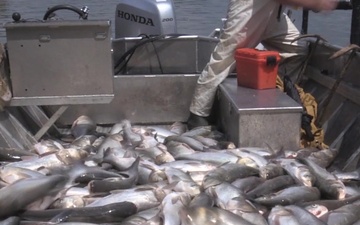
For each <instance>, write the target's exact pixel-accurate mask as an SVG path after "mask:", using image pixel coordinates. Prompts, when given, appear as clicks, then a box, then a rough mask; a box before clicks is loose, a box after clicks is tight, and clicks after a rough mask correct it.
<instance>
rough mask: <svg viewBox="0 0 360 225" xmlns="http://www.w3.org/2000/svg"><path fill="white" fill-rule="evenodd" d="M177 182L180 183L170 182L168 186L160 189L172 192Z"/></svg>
mask: <svg viewBox="0 0 360 225" xmlns="http://www.w3.org/2000/svg"><path fill="white" fill-rule="evenodd" d="M179 182H180V181H174V182H171V183H170V184H168V185H165V186H164V187H163V188H162V189H165V190H174V188H175V187H176V185H178V183H179Z"/></svg>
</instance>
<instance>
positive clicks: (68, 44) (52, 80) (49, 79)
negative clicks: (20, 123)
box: [5, 20, 114, 106]
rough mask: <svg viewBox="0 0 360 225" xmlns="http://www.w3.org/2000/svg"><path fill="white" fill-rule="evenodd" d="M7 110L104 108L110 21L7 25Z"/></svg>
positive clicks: (109, 93)
mask: <svg viewBox="0 0 360 225" xmlns="http://www.w3.org/2000/svg"><path fill="white" fill-rule="evenodd" d="M5 29H6V37H7V48H8V53H9V61H10V71H11V74H10V78H11V84H12V92H13V99H12V101H11V105H13V106H17V105H62V104H93V103H108V102H110V101H111V100H112V98H113V97H114V93H113V63H112V52H111V32H110V21H91V20H76V21H36V22H18V23H7V24H5Z"/></svg>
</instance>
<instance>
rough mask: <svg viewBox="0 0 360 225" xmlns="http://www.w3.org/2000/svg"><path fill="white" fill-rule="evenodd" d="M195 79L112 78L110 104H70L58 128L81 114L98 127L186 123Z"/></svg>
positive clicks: (170, 76) (169, 76)
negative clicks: (122, 123) (123, 123)
mask: <svg viewBox="0 0 360 225" xmlns="http://www.w3.org/2000/svg"><path fill="white" fill-rule="evenodd" d="M198 77H199V76H198V75H196V74H186V75H184V74H182V75H174V74H165V75H136V76H134V75H120V76H115V77H114V86H115V93H116V94H115V97H114V100H113V101H112V102H110V103H109V104H101V105H100V104H94V105H71V106H69V108H68V109H67V110H66V112H65V113H64V114H63V115H62V116H61V117H60V118H59V120H58V121H57V125H58V126H60V127H61V126H64V125H71V124H72V123H73V122H74V120H75V119H76V118H77V117H79V116H81V115H87V116H89V117H90V118H91V119H93V120H94V121H95V122H96V123H97V124H114V123H117V122H120V121H121V120H123V119H128V120H130V121H131V122H132V123H133V124H168V123H172V122H175V121H186V120H187V118H188V116H189V106H190V102H191V99H192V96H193V93H194V90H195V85H196V81H197V79H198ZM57 107H58V106H51V107H46V108H47V112H48V114H50V115H51V114H53V113H54V112H55V110H57Z"/></svg>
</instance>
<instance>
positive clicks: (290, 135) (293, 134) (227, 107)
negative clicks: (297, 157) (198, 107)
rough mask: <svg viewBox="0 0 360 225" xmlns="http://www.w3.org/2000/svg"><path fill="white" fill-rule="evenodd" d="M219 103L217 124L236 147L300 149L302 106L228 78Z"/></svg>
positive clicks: (282, 96)
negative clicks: (241, 84) (243, 85)
mask: <svg viewBox="0 0 360 225" xmlns="http://www.w3.org/2000/svg"><path fill="white" fill-rule="evenodd" d="M218 100H219V101H218V102H219V107H220V108H219V113H220V115H219V117H218V119H219V124H220V126H221V128H222V130H224V132H225V133H226V134H227V135H228V137H229V140H231V141H233V142H234V143H235V144H236V145H237V146H238V147H269V146H270V147H271V148H272V149H276V150H278V149H282V148H284V149H293V150H297V149H299V146H300V130H301V127H300V126H301V124H300V123H301V112H302V107H301V106H300V105H299V104H298V103H296V102H295V101H294V100H293V99H291V98H290V97H289V96H287V95H286V94H285V93H283V92H281V91H280V90H278V89H266V90H256V89H251V88H245V87H240V86H238V85H237V80H236V78H228V79H226V80H225V81H224V82H223V83H222V84H221V85H220V88H219V92H218Z"/></svg>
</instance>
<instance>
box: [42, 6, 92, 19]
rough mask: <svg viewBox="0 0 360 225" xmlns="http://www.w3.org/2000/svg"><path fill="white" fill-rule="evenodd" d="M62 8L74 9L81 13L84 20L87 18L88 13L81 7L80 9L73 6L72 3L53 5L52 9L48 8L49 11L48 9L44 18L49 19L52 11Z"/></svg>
mask: <svg viewBox="0 0 360 225" xmlns="http://www.w3.org/2000/svg"><path fill="white" fill-rule="evenodd" d="M60 9H67V10H71V11H74V12H76V13H77V14H79V16H80V17H81V18H82V19H84V20H86V19H87V13H85V12H83V11H81V9H79V8H77V7H75V6H72V5H56V6H54V7H51V8H50V9H48V11H46V13H45V15H44V18H43V20H47V19H48V17H49V16H50V14H51V13H53V12H55V11H57V10H60Z"/></svg>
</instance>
